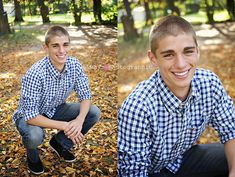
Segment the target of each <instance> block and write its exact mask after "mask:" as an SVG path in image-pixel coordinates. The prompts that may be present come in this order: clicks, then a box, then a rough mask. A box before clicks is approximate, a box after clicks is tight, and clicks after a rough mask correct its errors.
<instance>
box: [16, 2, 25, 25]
mask: <svg viewBox="0 0 235 177" xmlns="http://www.w3.org/2000/svg"><path fill="white" fill-rule="evenodd" d="M14 5H15V20H14V21H15V22H23V21H24V20H23V17H22V12H21V7H20V1H19V0H14Z"/></svg>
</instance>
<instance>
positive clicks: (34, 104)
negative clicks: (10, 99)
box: [20, 73, 42, 121]
mask: <svg viewBox="0 0 235 177" xmlns="http://www.w3.org/2000/svg"><path fill="white" fill-rule="evenodd" d="M41 88H42V86H41V84H40V81H39V77H38V75H37V74H36V73H27V74H26V75H25V76H24V77H23V78H22V91H21V98H20V99H21V101H20V103H21V105H20V106H21V108H22V112H21V113H22V117H23V118H24V119H25V121H28V120H30V119H32V118H34V117H36V116H37V115H39V100H40V97H41Z"/></svg>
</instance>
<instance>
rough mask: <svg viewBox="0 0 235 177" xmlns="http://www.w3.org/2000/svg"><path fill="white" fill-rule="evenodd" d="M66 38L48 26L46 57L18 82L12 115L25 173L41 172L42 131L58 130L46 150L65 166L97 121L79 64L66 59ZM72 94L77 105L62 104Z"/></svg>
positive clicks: (86, 81) (60, 29) (67, 44)
mask: <svg viewBox="0 0 235 177" xmlns="http://www.w3.org/2000/svg"><path fill="white" fill-rule="evenodd" d="M69 44H70V38H69V34H68V32H67V31H66V30H65V29H64V28H63V27H61V26H52V27H50V28H49V29H48V31H47V33H46V35H45V45H44V49H45V51H46V52H47V54H48V56H46V57H44V58H43V59H42V60H40V61H38V62H37V63H35V64H34V65H33V66H32V67H31V68H30V69H29V70H28V71H27V72H26V74H25V76H24V77H23V78H22V91H21V97H20V102H19V106H18V109H17V110H16V112H15V114H14V115H13V120H14V121H15V124H16V127H17V129H18V131H19V133H20V135H21V136H22V141H23V144H24V146H25V148H26V152H27V163H28V168H29V170H30V171H31V172H32V173H34V174H41V173H43V172H44V167H43V164H42V162H41V160H40V158H39V152H38V146H39V145H40V144H41V143H42V142H43V139H44V131H43V128H53V129H57V130H59V131H58V133H57V134H55V135H54V136H53V137H52V138H51V140H50V143H49V144H50V146H51V147H52V149H53V150H54V151H55V152H56V153H57V155H58V156H59V157H60V158H62V159H64V160H65V161H66V162H73V161H75V160H76V158H75V156H74V155H73V154H72V153H71V152H70V149H71V148H72V147H73V145H74V144H80V143H81V142H82V141H83V139H84V134H86V133H87V132H88V130H89V129H90V128H91V127H92V126H93V125H94V124H95V123H96V122H97V121H98V120H99V117H100V110H99V108H98V107H96V106H94V105H91V92H90V88H89V84H88V78H87V76H86V75H85V74H84V71H83V69H82V66H81V64H80V62H79V61H78V60H77V59H76V58H74V57H71V56H68V53H67V52H68V50H69ZM73 90H74V91H76V93H77V95H78V98H79V100H80V102H79V103H66V98H67V97H68V96H69V94H70V93H71V92H72V91H73Z"/></svg>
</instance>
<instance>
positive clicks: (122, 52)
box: [118, 33, 148, 61]
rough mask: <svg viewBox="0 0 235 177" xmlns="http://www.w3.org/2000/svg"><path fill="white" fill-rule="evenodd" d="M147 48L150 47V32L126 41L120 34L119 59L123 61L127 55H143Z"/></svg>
mask: <svg viewBox="0 0 235 177" xmlns="http://www.w3.org/2000/svg"><path fill="white" fill-rule="evenodd" d="M147 48H148V33H143V35H142V36H141V37H139V38H136V39H133V40H130V41H124V39H123V36H118V50H119V53H118V60H119V61H122V59H123V58H125V57H127V56H141V55H143V51H146V50H147ZM145 49H146V50H145ZM144 55H145V53H144Z"/></svg>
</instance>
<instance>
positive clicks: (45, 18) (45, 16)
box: [37, 0, 50, 23]
mask: <svg viewBox="0 0 235 177" xmlns="http://www.w3.org/2000/svg"><path fill="white" fill-rule="evenodd" d="M37 2H38V5H39V8H40V13H41V16H42V22H43V23H49V22H50V19H49V10H48V7H47V6H46V5H45V4H44V0H37Z"/></svg>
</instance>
